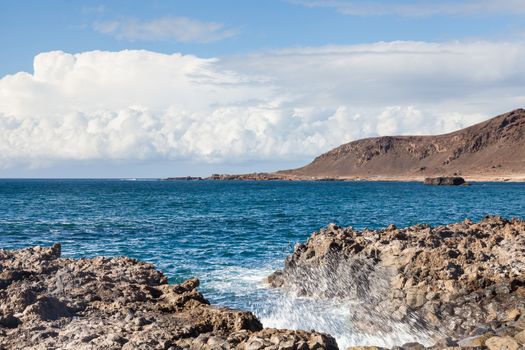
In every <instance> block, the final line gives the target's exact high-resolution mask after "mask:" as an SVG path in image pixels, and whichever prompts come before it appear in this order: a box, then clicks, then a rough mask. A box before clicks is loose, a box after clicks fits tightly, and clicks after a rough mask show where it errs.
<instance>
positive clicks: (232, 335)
mask: <svg viewBox="0 0 525 350" xmlns="http://www.w3.org/2000/svg"><path fill="white" fill-rule="evenodd" d="M198 285H199V282H198V280H196V279H193V280H188V281H186V282H184V283H182V284H168V282H167V278H166V277H165V276H164V275H163V274H162V273H161V272H159V271H157V270H155V269H154V267H153V266H152V265H151V264H147V263H144V262H140V261H137V260H134V259H130V258H126V257H119V258H103V257H98V258H94V259H64V258H61V257H60V245H58V244H55V245H54V246H52V247H50V248H42V247H33V248H27V249H21V250H11V251H9V250H0V349H6V350H7V349H9V350H10V349H75V350H77V349H79V350H81V349H130V350H131V349H144V350H145V349H171V350H175V349H202V350H211V349H252V350H256V349H290V350H292V349H304V350H308V349H337V344H336V343H335V340H334V339H333V338H332V337H331V336H329V335H325V334H320V333H316V332H304V331H290V330H277V329H267V328H263V326H262V325H261V322H259V320H258V319H257V318H256V317H255V316H254V315H253V314H252V313H250V312H245V311H237V310H230V309H226V308H219V307H214V306H211V305H209V302H208V301H207V300H206V299H205V298H204V296H203V295H202V294H201V293H199V292H198V291H197V289H196V288H197V287H198Z"/></svg>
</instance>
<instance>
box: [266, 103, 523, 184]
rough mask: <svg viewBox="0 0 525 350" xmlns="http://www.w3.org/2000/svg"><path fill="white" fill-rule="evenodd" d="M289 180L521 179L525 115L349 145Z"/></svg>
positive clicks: (291, 174)
mask: <svg viewBox="0 0 525 350" xmlns="http://www.w3.org/2000/svg"><path fill="white" fill-rule="evenodd" d="M276 174H277V175H281V176H284V177H289V178H323V177H331V178H337V177H338V178H375V177H379V178H388V179H396V178H398V179H406V178H421V179H422V178H424V177H435V176H443V175H444V176H453V175H461V176H463V177H466V178H467V179H468V178H469V177H470V178H480V177H481V178H483V177H486V178H489V179H497V178H500V177H503V178H504V177H516V176H518V177H520V178H522V179H525V110H523V109H517V110H515V111H512V112H510V113H506V114H503V115H500V116H497V117H495V118H492V119H489V120H487V121H485V122H483V123H479V124H476V125H473V126H471V127H468V128H465V129H461V130H458V131H455V132H453V133H449V134H444V135H436V136H383V137H374V138H368V139H363V140H357V141H353V142H350V143H347V144H344V145H342V146H339V147H337V148H335V149H333V150H331V151H329V152H327V153H324V154H322V155H320V156H319V157H317V158H315V160H314V161H313V162H312V163H310V164H308V165H306V166H304V167H302V168H298V169H293V170H285V171H279V172H277V173H276Z"/></svg>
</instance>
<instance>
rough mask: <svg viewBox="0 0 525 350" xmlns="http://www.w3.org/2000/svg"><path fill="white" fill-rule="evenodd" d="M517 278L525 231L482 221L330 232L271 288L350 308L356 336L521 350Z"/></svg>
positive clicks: (523, 322)
mask: <svg viewBox="0 0 525 350" xmlns="http://www.w3.org/2000/svg"><path fill="white" fill-rule="evenodd" d="M524 272H525V221H523V220H518V219H514V220H510V221H509V220H505V219H502V218H499V217H487V218H485V219H484V220H482V221H480V222H478V223H474V222H471V221H469V220H465V221H464V222H460V223H456V224H451V225H447V226H438V227H430V226H427V225H415V226H411V227H407V228H403V229H398V228H396V227H395V226H394V225H391V226H389V227H388V228H386V229H382V230H366V229H365V230H364V231H357V230H354V229H352V228H351V227H346V228H342V227H338V226H335V225H330V226H328V227H327V228H325V229H322V230H320V231H319V232H316V233H314V234H312V236H311V237H310V238H309V239H308V241H307V242H306V243H305V244H298V245H296V246H295V248H294V252H293V254H292V255H291V256H289V257H288V258H287V259H286V261H285V267H284V269H283V270H281V271H276V272H275V273H274V274H272V275H271V276H269V277H268V282H269V283H270V284H271V285H272V286H274V287H280V288H283V289H284V290H286V291H287V292H288V293H290V294H295V295H304V296H315V297H317V298H319V299H320V300H321V299H341V300H349V301H351V302H353V303H352V304H351V307H349V310H348V312H350V313H351V322H352V326H353V328H354V329H355V330H358V331H360V332H362V333H366V334H371V335H373V334H375V335H380V336H381V335H388V334H391V333H395V332H399V331H403V332H407V329H408V332H412V333H413V334H414V335H415V338H416V339H421V340H422V341H421V342H423V343H424V345H426V346H427V347H428V346H431V345H432V344H435V343H436V342H438V343H437V344H436V345H435V347H434V348H447V347H451V346H463V347H473V346H479V347H483V348H489V349H503V348H509V349H511V348H514V343H515V345H516V348H518V347H519V346H522V345H520V344H523V343H524V342H525V337H523V334H525V333H524V332H523V329H524V327H525V287H524V286H525V275H524ZM502 344H503V345H502ZM504 344H507V345H504ZM509 344H513V345H509ZM367 345H373V344H367ZM397 345H402V344H397ZM421 346H422V345H421V344H407V346H405V348H406V349H416V348H418V347H419V348H420V347H421Z"/></svg>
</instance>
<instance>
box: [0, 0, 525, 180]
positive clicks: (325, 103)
mask: <svg viewBox="0 0 525 350" xmlns="http://www.w3.org/2000/svg"><path fill="white" fill-rule="evenodd" d="M524 20H525V1H523V0H499V1H494V0H477V1H473V0H463V1H440V2H435V1H426V0H412V1H400V0H390V1H379V0H376V1H363V0H326V1H320V0H266V1H256V0H238V1H233V0H223V1H200V0H193V1H173V0H172V1H158V0H157V1H155V0H153V1H105V2H101V1H100V2H99V1H57V0H49V1H45V2H44V1H23V0H20V1H16V2H15V1H11V2H8V1H2V2H0V177H59V178H62V177H80V178H86V177H99V178H105V177H155V178H156V177H167V176H184V175H199V176H206V175H210V174H212V173H244V172H253V171H273V170H278V169H286V168H292V167H297V166H300V165H304V164H306V163H308V162H309V161H311V160H312V159H313V158H314V157H315V156H317V155H319V154H321V153H323V152H325V151H328V150H330V149H332V148H334V147H336V146H338V145H340V144H342V143H346V142H350V141H352V140H356V139H359V138H364V137H373V136H382V135H399V134H400V135H409V134H413V135H422V134H438V133H445V132H450V131H453V130H456V129H459V128H462V127H466V126H469V125H472V124H474V123H477V122H480V121H483V120H486V119H487V118H490V117H492V116H495V115H497V114H501V113H505V112H508V111H510V110H513V109H516V108H520V107H523V106H524V105H525V59H523V57H525V21H524Z"/></svg>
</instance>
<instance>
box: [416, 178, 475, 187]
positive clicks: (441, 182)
mask: <svg viewBox="0 0 525 350" xmlns="http://www.w3.org/2000/svg"><path fill="white" fill-rule="evenodd" d="M423 183H424V184H425V185H434V186H460V185H466V184H467V183H466V182H465V179H464V178H462V177H461V176H439V177H427V178H425V180H424V181H423Z"/></svg>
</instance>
